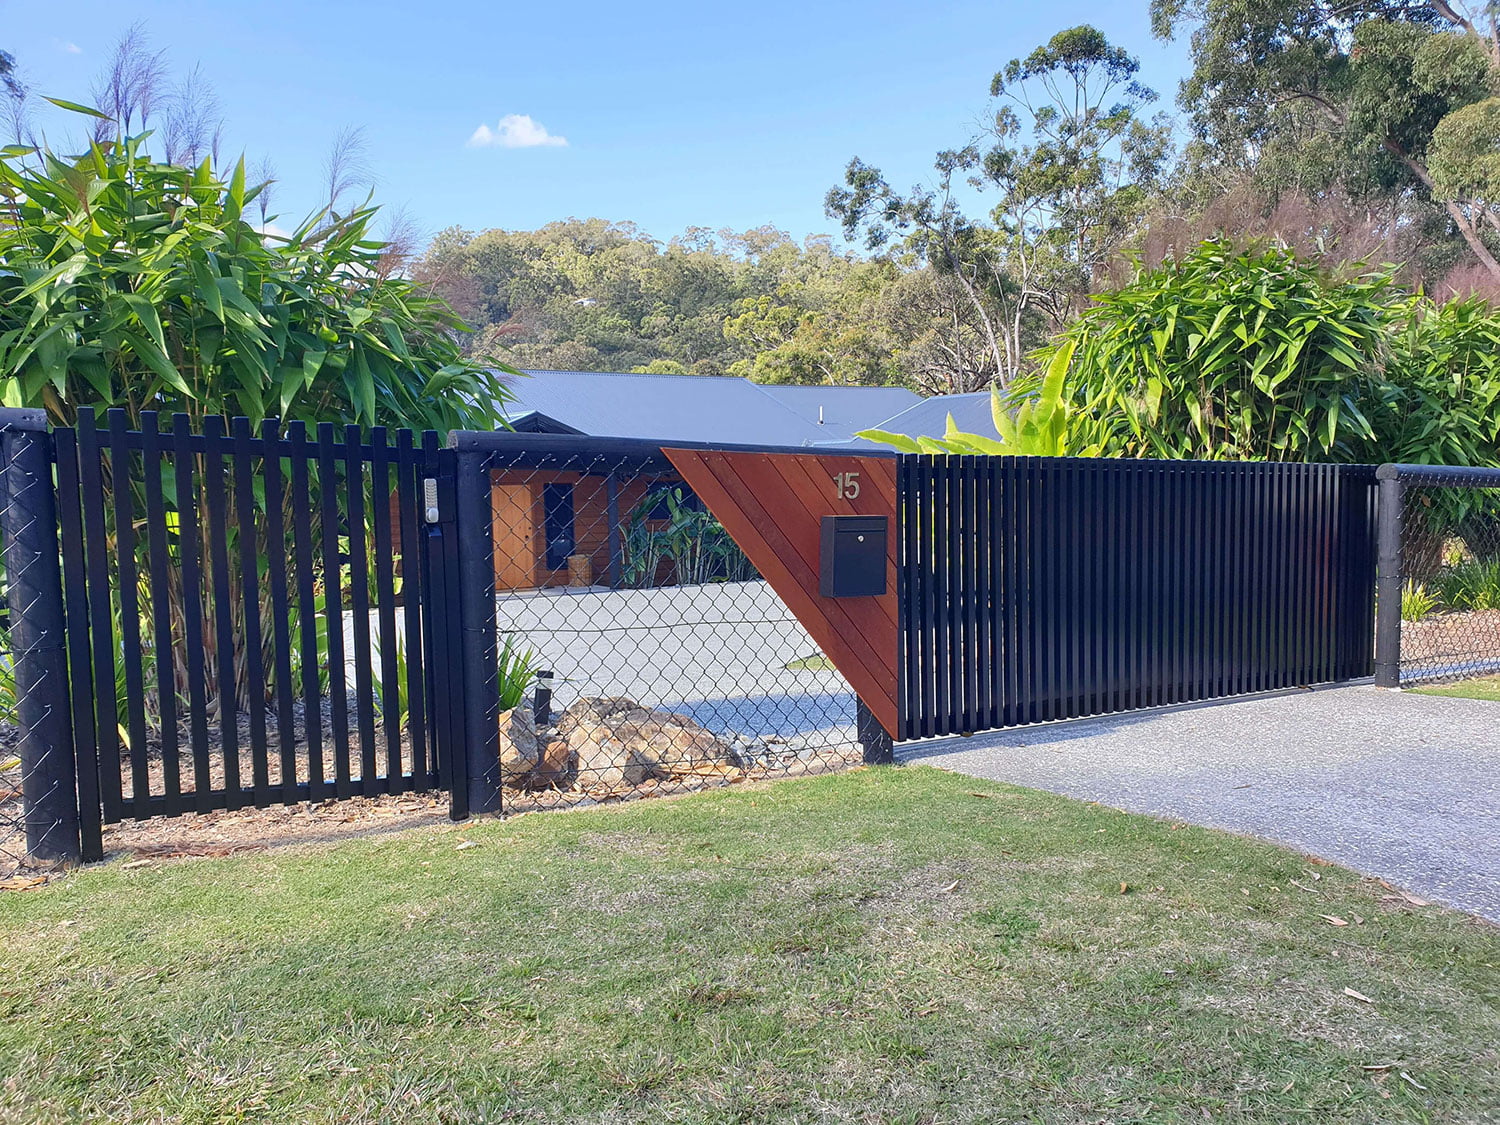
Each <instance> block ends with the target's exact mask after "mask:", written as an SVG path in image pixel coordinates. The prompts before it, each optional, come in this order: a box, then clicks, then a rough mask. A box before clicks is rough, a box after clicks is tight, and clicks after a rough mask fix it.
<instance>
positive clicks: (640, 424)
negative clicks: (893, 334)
mask: <svg viewBox="0 0 1500 1125" xmlns="http://www.w3.org/2000/svg"><path fill="white" fill-rule="evenodd" d="M526 376H527V377H524V378H520V379H512V380H510V381H509V384H508V385H509V388H510V391H511V393H512V394H513V395H514V397H515V401H514V402H510V403H507V404H506V406H505V413H506V417H507V418H508V419H509V420H510V422H511V424H512V425H513V426H515V427H516V428H517V429H522V430H540V431H543V432H553V433H555V432H571V433H583V434H590V435H592V436H594V437H622V438H646V439H648V440H652V441H673V440H676V441H694V442H728V443H744V444H753V445H816V444H820V443H823V442H827V441H829V440H830V439H831V440H846V439H848V438H849V437H851V436H852V435H853V434H854V432H855V431H856V430H859V429H865V428H867V427H869V426H871V425H874V424H875V423H876V422H878V421H879V420H880V419H882V418H884V417H887V416H888V415H889V414H890V413H892V411H893V410H899V409H901V408H902V407H903V406H905V405H908V404H909V403H911V402H919V401H920V400H919V399H918V398H917V396H916V395H914V394H912V392H910V391H908V390H904V389H902V388H900V387H782V386H776V387H766V386H761V385H759V384H756V383H752V382H750V381H749V380H748V379H742V378H738V377H735V376H725V375H630V374H616V373H613V372H601V371H528V372H527V373H526ZM787 392H792V393H787ZM802 392H816V393H812V394H805V393H802ZM819 406H822V407H823V414H824V422H823V424H821V425H820V424H819V423H818V421H817V418H818V408H819ZM888 407H889V408H890V409H887V408H888Z"/></svg>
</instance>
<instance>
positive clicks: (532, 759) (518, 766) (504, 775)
mask: <svg viewBox="0 0 1500 1125" xmlns="http://www.w3.org/2000/svg"><path fill="white" fill-rule="evenodd" d="M540 757H541V744H540V742H539V740H538V739H537V733H536V716H535V715H533V714H532V711H531V708H530V707H524V706H523V707H513V708H511V709H510V710H509V711H502V712H501V713H500V776H501V779H502V780H503V781H504V782H505V783H506V784H508V785H514V784H516V783H517V781H519V780H520V779H521V778H523V777H525V776H526V775H527V774H529V773H531V771H532V770H534V769H535V768H536V765H537V762H538V760H539V759H540Z"/></svg>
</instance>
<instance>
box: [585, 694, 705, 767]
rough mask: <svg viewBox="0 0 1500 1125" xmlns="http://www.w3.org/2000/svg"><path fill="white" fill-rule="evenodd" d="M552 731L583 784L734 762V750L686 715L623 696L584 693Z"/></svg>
mask: <svg viewBox="0 0 1500 1125" xmlns="http://www.w3.org/2000/svg"><path fill="white" fill-rule="evenodd" d="M557 733H558V736H559V737H560V738H564V739H566V741H567V745H568V749H569V753H570V755H571V757H572V758H573V759H574V761H575V764H576V766H577V769H578V780H579V782H580V783H581V784H584V785H594V784H597V785H639V784H641V783H642V782H643V781H646V780H647V779H648V778H652V777H671V776H672V775H673V774H674V773H677V772H679V771H689V770H691V769H693V768H695V767H700V766H717V765H722V766H733V765H734V763H735V757H734V752H733V750H731V749H730V747H729V746H727V745H726V744H725V743H723V742H722V741H720V740H719V739H718V738H716V737H715V736H714V735H713V734H712V733H711V732H710V731H708V730H706V729H705V728H704V727H702V726H700V725H699V724H698V723H697V722H695V721H694V720H693V719H691V718H689V717H688V716H687V715H679V714H676V713H674V712H671V711H658V710H652V709H650V708H647V707H642V706H641V705H640V704H639V703H637V702H635V700H633V699H627V698H625V697H624V696H611V697H587V696H585V697H584V698H581V699H579V700H577V701H576V702H575V703H573V705H572V706H570V707H569V708H568V709H567V710H566V711H565V712H563V715H562V718H561V719H560V720H559V721H558V725H557Z"/></svg>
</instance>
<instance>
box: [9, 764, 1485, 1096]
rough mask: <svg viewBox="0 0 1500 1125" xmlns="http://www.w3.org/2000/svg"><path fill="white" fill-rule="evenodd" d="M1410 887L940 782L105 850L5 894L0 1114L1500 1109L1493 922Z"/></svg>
mask: <svg viewBox="0 0 1500 1125" xmlns="http://www.w3.org/2000/svg"><path fill="white" fill-rule="evenodd" d="M465 841H467V842H469V844H470V845H477V846H468V847H461V846H460V845H461V844H462V843H463V842H465ZM1382 896H1385V897H1384V898H1383V897H1382ZM1391 897H1392V896H1391V895H1390V892H1389V891H1388V890H1387V889H1386V888H1384V887H1382V886H1381V885H1380V884H1379V883H1376V882H1374V881H1372V880H1361V879H1360V878H1359V877H1358V876H1356V875H1353V874H1351V873H1349V872H1347V871H1344V870H1341V869H1339V868H1336V867H1330V866H1325V865H1317V864H1310V863H1309V862H1308V861H1307V860H1306V859H1305V858H1303V857H1300V856H1298V855H1296V854H1295V853H1293V852H1290V851H1286V850H1284V849H1281V848H1277V847H1272V846H1269V845H1263V844H1259V843H1254V842H1251V841H1248V840H1244V839H1240V838H1237V837H1234V836H1230V835H1226V834H1224V833H1219V832H1212V831H1207V830H1203V829H1197V828H1190V827H1182V826H1180V825H1173V824H1169V823H1167V822H1165V821H1156V820H1150V819H1145V818H1141V817H1137V816H1130V815H1127V814H1124V813H1120V812H1115V811H1113V810H1110V809H1106V808H1102V807H1098V806H1094V805H1087V804H1081V803H1078V802H1073V801H1068V800H1065V799H1062V798H1059V797H1053V796H1049V795H1045V794H1039V793H1034V792H1030V791H1026V790H1020V789H1014V788H1009V787H1006V786H1000V785H991V784H987V783H982V782H976V781H973V780H971V779H968V778H963V777H959V776H956V775H951V774H946V773H942V772H939V771H936V770H932V769H923V768H916V767H906V768H900V769H886V770H861V771H856V772H853V773H849V774H844V775H839V776H829V777H823V778H814V779H806V780H796V781H785V782H780V783H776V784H773V785H768V786H761V787H755V788H734V789H728V790H719V791H715V792H711V793H707V794H701V795H697V796H693V797H688V798H684V799H681V800H674V801H658V802H640V803H631V804H626V805H621V806H615V807H604V808H596V809H589V810H585V811H581V812H571V813H552V814H539V815H531V816H525V817H520V818H517V819H516V820H513V821H509V822H489V823H484V824H476V825H473V826H471V827H469V828H468V829H467V830H463V831H459V830H453V831H445V830H419V831H415V832H412V833H408V834H405V835H400V836H391V837H384V838H381V839H378V840H357V841H352V842H346V843H343V844H340V845H337V846H332V847H325V848H321V849H312V848H306V849H300V850H292V851H284V852H281V853H279V854H272V853H265V854H259V855H247V856H240V857H236V858H232V859H215V860H194V861H186V862H177V863H169V864H158V865H154V866H146V867H137V868H134V869H127V868H126V867H125V866H124V865H123V864H122V863H119V862H116V863H113V864H109V865H106V866H104V867H101V868H98V869H96V870H90V871H86V872H83V873H81V874H78V875H76V876H74V877H71V878H68V879H65V880H63V881H61V882H60V883H57V884H54V885H52V886H50V887H47V888H44V889H42V890H39V891H31V892H26V893H18V894H10V895H4V896H0V941H3V943H4V948H5V958H6V968H5V975H4V980H3V983H0V1119H7V1120H8V1119H16V1120H32V1121H59V1120H68V1119H72V1120H81V1119H86V1120H102V1119H109V1120H127V1121H140V1122H147V1121H149V1122H158V1121H190V1122H210V1121H214V1122H218V1121H263V1122H288V1121H316V1122H330V1123H331V1122H434V1123H437V1122H443V1123H456V1122H470V1121H473V1122H478V1121H486V1122H499V1121H526V1122H563V1121H591V1122H636V1121H639V1122H648V1121H649V1122H658V1121H664V1122H675V1121H726V1122H727V1121H765V1122H781V1121H809V1122H813V1121H817V1122H933V1123H938V1122H942V1123H949V1122H981V1121H983V1122H993V1121H1026V1122H1045V1123H1049V1125H1050V1123H1055V1122H1060V1123H1069V1122H1077V1123H1083V1122H1135V1121H1152V1122H1169V1121H1183V1122H1189V1121H1190V1122H1201V1121H1203V1120H1213V1121H1221V1122H1231V1121H1232V1122H1237V1123H1238V1122H1286V1121H1313V1122H1334V1121H1349V1122H1394V1121H1424V1122H1426V1121H1443V1122H1461V1121H1481V1120H1494V1116H1493V1114H1494V1112H1495V1110H1496V1108H1497V1107H1500V1046H1497V1045H1500V995H1497V993H1500V930H1497V929H1496V928H1494V927H1490V926H1487V925H1484V924H1482V923H1479V922H1477V921H1475V920H1473V919H1470V918H1467V917H1464V916H1461V915H1458V914H1454V913H1449V912H1444V911H1441V910H1439V909H1437V908H1436V907H1425V908H1424V907H1417V906H1413V905H1411V904H1409V903H1406V902H1404V901H1403V900H1397V901H1395V902H1392V901H1389V899H1390V898H1391ZM1325 916H1327V917H1325ZM1329 919H1334V920H1336V921H1339V922H1343V923H1346V924H1343V925H1338V924H1334V922H1331V921H1330V920H1329ZM1346 990H1352V992H1354V993H1358V994H1359V996H1354V995H1350V993H1349V992H1346ZM1360 997H1364V998H1368V1002H1367V1001H1366V999H1361V998H1360ZM1367 1068H1382V1069H1367ZM1403 1071H1404V1072H1405V1073H1406V1075H1408V1076H1409V1078H1408V1077H1403V1076H1402V1072H1403Z"/></svg>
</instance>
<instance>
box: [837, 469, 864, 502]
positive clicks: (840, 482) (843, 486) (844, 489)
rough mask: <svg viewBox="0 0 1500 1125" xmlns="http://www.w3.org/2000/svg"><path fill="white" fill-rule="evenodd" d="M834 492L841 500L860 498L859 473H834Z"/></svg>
mask: <svg viewBox="0 0 1500 1125" xmlns="http://www.w3.org/2000/svg"><path fill="white" fill-rule="evenodd" d="M833 494H834V495H835V496H836V497H838V498H839V499H840V500H857V499H858V498H859V474H858V473H834V474H833Z"/></svg>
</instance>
